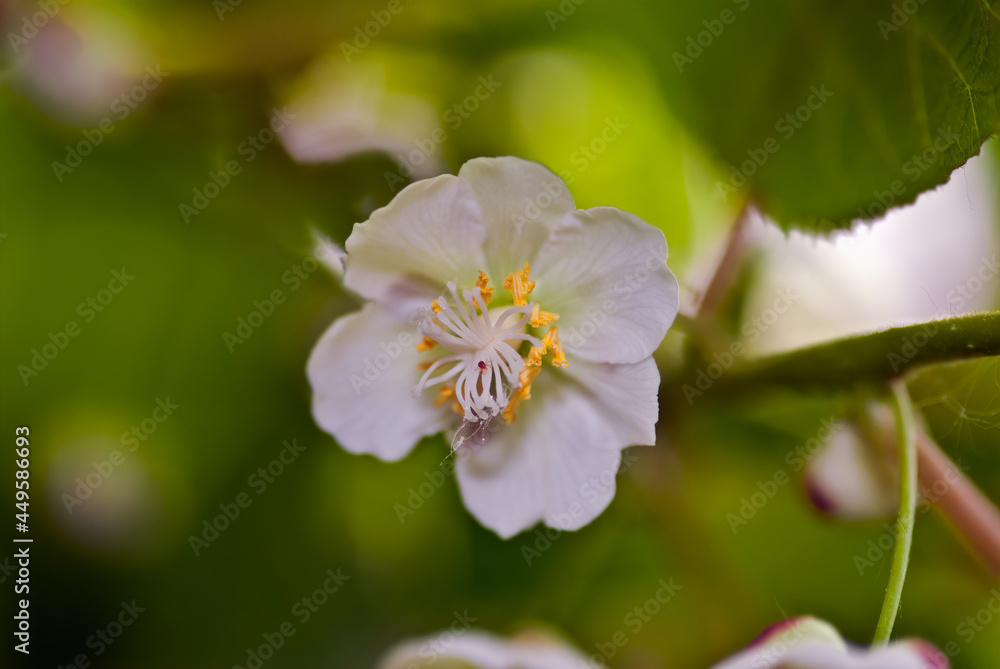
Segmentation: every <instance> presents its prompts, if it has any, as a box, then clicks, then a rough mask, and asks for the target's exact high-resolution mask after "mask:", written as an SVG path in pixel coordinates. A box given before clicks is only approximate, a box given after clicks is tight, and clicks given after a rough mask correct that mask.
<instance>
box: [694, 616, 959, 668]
mask: <svg viewBox="0 0 1000 669" xmlns="http://www.w3.org/2000/svg"><path fill="white" fill-rule="evenodd" d="M948 666H949V665H948V659H947V658H946V657H945V656H944V654H943V653H941V652H940V651H939V650H937V649H936V648H934V646H932V645H931V644H929V643H927V642H926V641H922V640H920V639H906V640H903V641H897V642H894V643H891V644H889V645H888V646H883V647H881V648H873V649H871V650H868V649H864V648H854V647H850V646H848V645H847V644H846V643H845V642H844V640H843V639H842V638H841V637H840V635H839V634H838V633H837V630H835V629H834V628H833V626H832V625H830V624H829V623H826V622H824V621H822V620H818V619H816V618H812V617H809V616H805V617H801V618H790V619H788V620H784V621H782V622H780V623H778V624H776V625H772V626H771V627H769V628H768V629H767V630H765V631H764V633H763V634H761V635H760V636H759V637H758V638H757V639H756V640H755V641H754V642H753V643H752V644H751V645H750V647H749V648H747V649H746V650H744V651H743V652H741V653H738V654H736V655H734V656H733V657H730V658H729V659H727V660H724V661H723V662H721V663H719V664H717V665H715V666H714V667H713V668H712V669H948Z"/></svg>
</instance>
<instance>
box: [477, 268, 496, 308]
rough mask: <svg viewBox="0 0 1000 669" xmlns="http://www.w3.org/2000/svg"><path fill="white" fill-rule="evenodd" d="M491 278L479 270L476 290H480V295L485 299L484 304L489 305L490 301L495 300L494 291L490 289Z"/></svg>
mask: <svg viewBox="0 0 1000 669" xmlns="http://www.w3.org/2000/svg"><path fill="white" fill-rule="evenodd" d="M489 283H490V277H488V276H486V272H484V271H483V270H479V277H478V278H477V279H476V288H478V289H479V294H480V295H481V296H482V298H483V304H489V303H490V300H492V299H493V289H492V288H489V287H488V285H489Z"/></svg>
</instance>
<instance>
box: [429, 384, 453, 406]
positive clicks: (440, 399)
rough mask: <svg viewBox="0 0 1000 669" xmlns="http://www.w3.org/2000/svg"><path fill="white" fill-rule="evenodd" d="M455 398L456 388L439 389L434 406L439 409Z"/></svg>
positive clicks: (445, 387)
mask: <svg viewBox="0 0 1000 669" xmlns="http://www.w3.org/2000/svg"><path fill="white" fill-rule="evenodd" d="M454 396H455V386H444V387H443V388H439V389H438V394H437V397H436V398H434V406H436V407H439V406H441V405H442V404H444V403H445V402H447V401H448V400H450V399H451V398H453V397H454Z"/></svg>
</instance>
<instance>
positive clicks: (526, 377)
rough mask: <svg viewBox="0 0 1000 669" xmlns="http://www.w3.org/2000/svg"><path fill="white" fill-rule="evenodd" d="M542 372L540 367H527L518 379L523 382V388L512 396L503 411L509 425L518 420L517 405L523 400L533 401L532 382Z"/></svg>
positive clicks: (505, 420) (504, 419) (504, 418)
mask: <svg viewBox="0 0 1000 669" xmlns="http://www.w3.org/2000/svg"><path fill="white" fill-rule="evenodd" d="M540 371H542V370H541V369H539V368H538V367H525V368H524V369H522V370H521V373H520V374H519V375H518V377H517V378H518V380H519V381H520V382H521V387H520V388H518V389H517V390H515V391H514V392H513V393H512V394H511V396H510V400H509V401H508V402H507V406H506V407H504V410H503V422H504V423H506V424H507V425H510V424H511V423H513V422H514V421H515V420H517V416H515V415H514V411H516V410H517V405H518V404H520V403H521V400H528V399H531V382H532V381H534V380H535V377H536V376H538V372H540Z"/></svg>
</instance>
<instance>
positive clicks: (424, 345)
mask: <svg viewBox="0 0 1000 669" xmlns="http://www.w3.org/2000/svg"><path fill="white" fill-rule="evenodd" d="M435 346H437V342H436V341H434V340H433V339H431V338H430V337H424V340H423V341H422V342H420V343H419V344H417V350H418V351H420V352H421V353H422V352H424V351H429V350H431V349H432V348H434V347H435Z"/></svg>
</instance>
